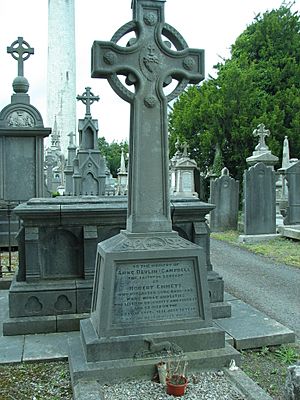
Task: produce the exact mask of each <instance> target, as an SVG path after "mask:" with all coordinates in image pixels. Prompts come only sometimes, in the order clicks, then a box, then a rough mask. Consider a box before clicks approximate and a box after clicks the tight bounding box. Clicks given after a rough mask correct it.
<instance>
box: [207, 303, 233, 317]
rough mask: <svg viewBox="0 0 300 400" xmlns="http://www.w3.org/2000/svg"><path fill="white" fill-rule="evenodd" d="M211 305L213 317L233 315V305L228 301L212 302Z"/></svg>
mask: <svg viewBox="0 0 300 400" xmlns="http://www.w3.org/2000/svg"><path fill="white" fill-rule="evenodd" d="M210 306H211V313H212V317H213V319H218V318H230V317H231V305H230V304H229V303H227V302H218V303H211V304H210Z"/></svg>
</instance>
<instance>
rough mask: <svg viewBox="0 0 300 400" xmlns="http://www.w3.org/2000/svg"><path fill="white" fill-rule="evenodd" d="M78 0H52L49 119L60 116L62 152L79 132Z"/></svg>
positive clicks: (59, 129)
mask: <svg viewBox="0 0 300 400" xmlns="http://www.w3.org/2000/svg"><path fill="white" fill-rule="evenodd" d="M74 1H75V0H48V72H47V122H48V126H50V127H52V128H53V127H54V121H55V118H56V122H57V129H58V131H59V134H60V144H61V150H62V153H63V154H64V155H65V156H66V155H67V148H68V145H69V136H68V135H69V134H70V133H71V132H72V133H75V134H76V55H75V5H74Z"/></svg>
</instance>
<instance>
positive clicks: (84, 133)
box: [73, 87, 106, 196]
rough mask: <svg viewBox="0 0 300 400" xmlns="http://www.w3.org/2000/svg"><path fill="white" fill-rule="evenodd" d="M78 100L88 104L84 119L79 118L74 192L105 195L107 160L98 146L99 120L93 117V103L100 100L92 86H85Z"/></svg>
mask: <svg viewBox="0 0 300 400" xmlns="http://www.w3.org/2000/svg"><path fill="white" fill-rule="evenodd" d="M85 90H86V91H85V92H84V93H83V94H82V95H81V96H77V100H81V101H82V102H83V103H84V104H85V106H86V112H85V117H84V119H80V120H79V124H78V131H79V149H78V151H77V154H76V157H75V158H74V160H73V166H74V173H73V194H74V195H75V196H76V195H77V196H78V195H80V194H84V195H104V194H105V178H106V175H105V168H106V165H105V161H104V159H103V157H102V156H101V154H100V151H99V148H98V140H97V139H98V136H97V135H98V121H97V120H95V119H92V115H91V108H90V107H91V105H92V104H93V103H94V101H98V100H99V97H98V96H94V95H93V93H92V92H91V88H90V87H86V88H85Z"/></svg>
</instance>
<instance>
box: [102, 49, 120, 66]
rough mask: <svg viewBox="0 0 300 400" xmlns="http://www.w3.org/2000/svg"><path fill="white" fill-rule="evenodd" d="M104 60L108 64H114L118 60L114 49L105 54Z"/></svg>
mask: <svg viewBox="0 0 300 400" xmlns="http://www.w3.org/2000/svg"><path fill="white" fill-rule="evenodd" d="M103 60H104V62H105V63H106V64H108V65H114V64H115V63H116V62H117V55H116V54H115V53H114V52H113V51H108V52H106V53H105V54H104V56H103Z"/></svg>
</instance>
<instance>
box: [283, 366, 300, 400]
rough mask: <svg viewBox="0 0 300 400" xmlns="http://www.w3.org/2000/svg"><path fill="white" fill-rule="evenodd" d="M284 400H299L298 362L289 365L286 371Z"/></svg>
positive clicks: (299, 373) (299, 374)
mask: <svg viewBox="0 0 300 400" xmlns="http://www.w3.org/2000/svg"><path fill="white" fill-rule="evenodd" d="M284 398H285V400H298V399H300V362H298V364H296V365H291V366H289V367H288V369H287V375H286V380H285V386H284Z"/></svg>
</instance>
